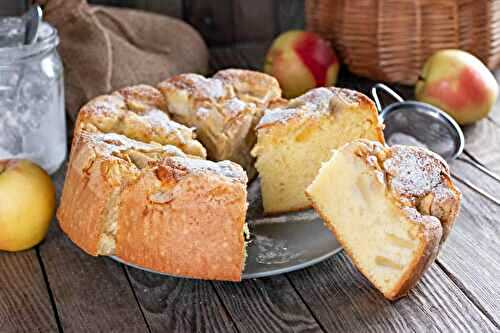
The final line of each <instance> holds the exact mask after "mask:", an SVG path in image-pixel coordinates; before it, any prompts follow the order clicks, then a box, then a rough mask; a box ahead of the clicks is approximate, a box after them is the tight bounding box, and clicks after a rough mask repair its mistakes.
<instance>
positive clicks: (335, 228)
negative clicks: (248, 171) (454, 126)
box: [306, 140, 461, 300]
mask: <svg viewBox="0 0 500 333" xmlns="http://www.w3.org/2000/svg"><path fill="white" fill-rule="evenodd" d="M306 194H307V196H308V197H309V198H310V200H311V202H312V204H313V206H314V208H315V209H316V211H317V212H318V213H319V214H320V215H321V217H322V218H323V220H324V222H325V224H326V226H327V227H328V228H329V229H331V230H332V232H333V233H334V234H335V236H336V237H337V240H338V241H339V242H340V244H341V245H342V246H343V247H344V249H345V251H346V253H347V254H348V255H349V257H350V258H351V259H352V261H353V263H354V264H355V266H356V267H357V268H358V269H359V270H360V271H361V273H363V275H365V277H366V278H367V279H368V280H370V282H371V283H372V284H373V285H374V286H375V287H376V288H377V289H378V290H380V291H381V292H382V293H383V294H384V296H385V297H386V298H388V299H391V300H393V299H397V298H399V297H401V296H403V295H405V294H406V293H407V292H408V290H409V289H410V288H412V287H413V286H414V285H415V284H416V283H417V282H418V280H419V279H420V277H421V276H422V274H423V273H424V272H425V270H426V269H427V268H428V267H429V265H430V264H431V263H432V262H433V261H434V259H435V258H436V255H437V253H438V251H439V248H440V245H441V244H442V243H443V242H444V240H445V239H446V237H447V236H448V234H449V232H450V230H451V228H452V226H453V223H454V221H455V219H456V217H457V214H458V211H459V208H460V198H461V194H460V192H459V190H458V189H457V188H456V187H455V186H454V185H453V183H452V181H451V178H450V173H449V170H448V166H447V164H446V162H445V161H443V160H442V159H441V158H440V157H439V156H438V155H436V154H434V153H432V152H430V151H428V150H426V149H423V148H417V147H410V146H393V147H391V148H389V147H384V146H383V145H381V144H380V143H378V142H371V141H367V140H357V141H354V142H352V143H349V144H347V145H345V146H343V147H341V148H340V149H339V150H337V151H335V152H334V153H333V156H332V158H331V159H330V160H329V161H328V162H326V163H324V164H323V165H322V167H321V169H320V171H319V173H318V175H317V177H316V178H315V179H314V182H313V183H312V184H311V185H310V186H309V187H308V188H307V191H306Z"/></svg>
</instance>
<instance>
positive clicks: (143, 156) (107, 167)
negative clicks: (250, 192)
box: [57, 130, 247, 281]
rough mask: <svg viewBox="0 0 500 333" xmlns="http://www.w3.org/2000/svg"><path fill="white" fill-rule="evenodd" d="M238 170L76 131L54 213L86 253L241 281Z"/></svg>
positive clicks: (241, 180)
mask: <svg viewBox="0 0 500 333" xmlns="http://www.w3.org/2000/svg"><path fill="white" fill-rule="evenodd" d="M246 182H247V177H246V174H245V172H244V170H243V169H242V168H241V167H240V166H239V165H237V164H235V163H232V162H229V161H223V162H218V163H215V162H212V161H206V160H202V159H197V158H194V157H190V156H188V155H186V154H184V153H183V152H182V151H181V150H180V149H178V148H177V147H175V146H170V145H160V144H157V143H151V144H148V143H142V142H139V141H136V140H132V139H129V138H127V137H125V136H123V135H119V134H115V133H99V132H87V131H85V130H82V131H81V132H80V133H79V135H78V136H77V137H75V141H74V143H73V150H72V153H71V158H70V162H69V165H68V170H67V176H66V181H65V185H64V189H63V194H62V198H61V205H60V207H59V209H58V211H57V217H58V220H59V224H60V226H61V228H62V230H63V231H64V232H65V233H66V234H67V235H68V236H69V237H70V238H71V239H72V240H73V242H74V243H75V244H77V245H78V246H79V247H81V248H82V249H83V250H84V251H85V252H87V253H89V254H91V255H94V256H97V255H117V256H118V257H120V258H121V259H123V260H125V261H127V262H129V263H133V264H136V265H140V266H143V267H145V268H149V269H152V270H155V271H159V272H163V273H166V274H171V275H179V276H186V277H192V278H200V279H221V280H232V281H239V280H240V279H241V274H242V270H243V265H244V258H245V256H244V247H245V244H244V236H243V230H244V224H245V212H246V205H247V203H246Z"/></svg>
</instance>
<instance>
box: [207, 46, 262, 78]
mask: <svg viewBox="0 0 500 333" xmlns="http://www.w3.org/2000/svg"><path fill="white" fill-rule="evenodd" d="M270 44H271V41H265V42H259V43H242V44H238V45H237V46H235V47H214V48H211V49H210V67H211V69H212V70H213V71H216V70H219V69H223V68H230V67H234V68H247V69H253V70H260V71H261V70H262V68H263V66H264V57H265V55H266V53H267V50H268V48H269V46H270Z"/></svg>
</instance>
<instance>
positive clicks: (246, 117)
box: [158, 69, 281, 179]
mask: <svg viewBox="0 0 500 333" xmlns="http://www.w3.org/2000/svg"><path fill="white" fill-rule="evenodd" d="M158 88H159V89H160V90H161V91H162V93H163V94H164V95H165V98H166V101H167V105H168V111H169V113H170V114H171V116H172V119H173V120H175V121H178V122H180V123H181V124H184V125H186V126H192V127H195V128H196V131H197V134H198V137H199V139H200V141H201V142H203V145H204V146H205V147H206V148H207V151H208V158H210V159H211V160H216V161H221V160H231V161H233V162H236V163H238V164H240V165H241V166H243V168H244V169H245V170H246V171H247V173H248V177H249V178H250V179H251V178H253V177H254V176H255V174H256V172H255V169H254V166H253V164H254V159H253V157H252V156H251V155H250V150H251V149H252V147H253V146H254V144H255V141H256V136H255V125H256V124H257V122H258V121H259V119H260V118H261V116H262V115H263V112H264V110H265V109H266V108H268V107H270V106H271V105H272V104H273V103H275V102H277V101H281V90H280V88H279V84H278V81H276V79H274V78H273V77H271V76H269V75H266V74H263V73H258V72H254V71H249V70H239V69H226V70H223V71H220V72H218V73H216V74H215V75H214V76H213V77H212V78H205V77H203V76H201V75H198V74H181V75H177V76H174V77H172V78H170V79H168V80H166V81H163V82H162V83H160V84H159V85H158Z"/></svg>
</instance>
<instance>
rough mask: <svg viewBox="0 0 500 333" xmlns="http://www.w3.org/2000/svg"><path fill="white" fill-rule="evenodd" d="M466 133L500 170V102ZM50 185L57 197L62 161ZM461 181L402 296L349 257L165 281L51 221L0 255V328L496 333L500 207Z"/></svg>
mask: <svg viewBox="0 0 500 333" xmlns="http://www.w3.org/2000/svg"><path fill="white" fill-rule="evenodd" d="M267 46H268V45H241V46H238V47H233V48H230V49H229V48H219V49H213V50H212V67H213V68H214V69H218V68H225V67H230V66H234V67H247V68H260V67H261V64H262V60H263V55H264V52H265V50H266V47H267ZM372 84H373V82H370V81H368V80H366V79H361V78H356V77H354V76H352V75H350V74H349V73H347V72H346V71H345V70H344V71H343V72H342V73H341V76H340V80H339V86H344V87H349V88H354V89H358V90H360V91H362V92H365V93H368V89H369V87H370V86H371V85H372ZM396 88H398V89H399V91H400V92H401V93H402V94H403V95H406V96H408V95H409V94H410V95H411V90H410V89H409V88H404V87H396ZM465 132H466V138H467V144H466V152H467V153H469V154H470V156H472V157H474V158H476V159H477V160H479V161H480V162H481V163H483V164H484V165H486V166H487V167H489V168H491V169H493V170H495V171H497V172H500V104H498V105H497V107H496V109H495V110H494V112H492V114H491V115H490V116H489V118H487V119H485V120H483V121H481V122H479V123H477V124H476V125H474V126H470V127H467V128H465ZM451 168H452V170H453V171H454V172H455V173H456V174H457V175H459V176H461V177H463V178H465V179H469V180H473V181H474V182H475V183H477V184H480V185H481V186H482V187H484V188H485V189H487V190H488V191H489V192H491V193H495V194H497V195H500V194H499V193H500V185H499V184H495V183H494V182H493V181H492V180H491V179H489V178H488V177H486V176H484V175H483V174H482V173H480V172H479V171H478V170H476V169H475V168H474V167H471V166H470V165H468V164H467V163H464V162H459V161H457V162H453V163H452V165H451ZM54 181H55V183H56V184H57V189H58V194H59V193H60V191H61V187H62V184H63V181H64V168H62V170H60V171H59V172H58V173H57V174H56V175H54ZM458 186H459V187H460V189H461V190H462V192H463V203H462V211H461V214H460V217H459V219H458V221H457V223H456V225H455V228H454V230H453V232H452V233H451V236H450V237H449V239H448V241H447V243H446V245H445V247H444V248H443V249H442V251H441V253H440V255H439V258H438V260H437V261H436V262H435V263H434V264H433V265H432V266H431V268H430V269H429V271H428V272H427V273H426V274H425V276H424V277H423V279H422V280H421V281H420V283H419V284H418V285H417V286H416V287H415V288H414V289H413V290H412V291H411V292H410V294H409V296H408V297H406V298H403V299H401V300H399V301H396V302H389V301H387V300H385V299H384V298H383V297H382V296H381V295H380V294H379V293H378V292H377V291H376V290H374V289H373V288H372V287H371V286H370V284H369V283H368V282H367V280H366V279H365V278H364V277H363V276H362V275H361V274H360V273H359V272H357V271H356V269H355V268H354V267H353V266H352V264H351V263H350V261H349V259H348V258H347V257H346V255H345V254H344V253H340V254H338V255H335V256H334V257H332V258H330V259H329V260H326V261H324V262H322V263H320V264H317V265H315V266H313V267H311V268H308V269H304V270H301V271H297V272H293V273H289V274H284V275H280V276H275V277H271V278H262V279H256V280H247V281H243V282H241V283H229V282H211V281H197V280H188V279H178V278H169V277H163V276H159V275H155V274H151V273H146V272H143V271H140V270H137V269H133V268H130V267H126V266H123V265H121V264H118V263H116V262H114V261H112V260H111V259H108V258H93V257H91V256H88V255H86V254H84V253H83V252H82V251H81V250H79V249H78V248H77V247H76V246H75V245H73V244H72V242H71V241H70V240H69V239H68V238H67V237H66V236H65V235H64V234H63V233H62V232H61V231H60V229H59V227H58V225H57V222H56V220H54V221H53V225H52V227H51V229H50V232H49V235H48V237H47V239H46V240H45V242H43V243H42V244H41V245H39V246H38V247H36V248H35V249H32V250H29V251H25V252H21V253H15V254H10V253H0V332H23V331H27V332H32V331H35V332H38V331H39V332H52V331H66V332H82V331H85V332H109V331H113V332H149V331H152V332H171V331H178V332H191V331H201V332H205V331H215V332H221V331H222V332H226V331H228V332H252V333H256V332H289V331H330V332H331V331H343V332H363V331H377V332H388V331H405V332H406V331H418V332H423V331H425V332H434V331H473V332H488V331H500V239H499V235H500V207H498V206H496V205H494V204H493V203H491V202H489V201H487V200H486V199H484V198H483V197H481V196H479V195H478V194H476V193H475V192H473V191H471V190H470V189H469V188H467V187H466V186H463V185H462V184H461V183H458Z"/></svg>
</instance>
